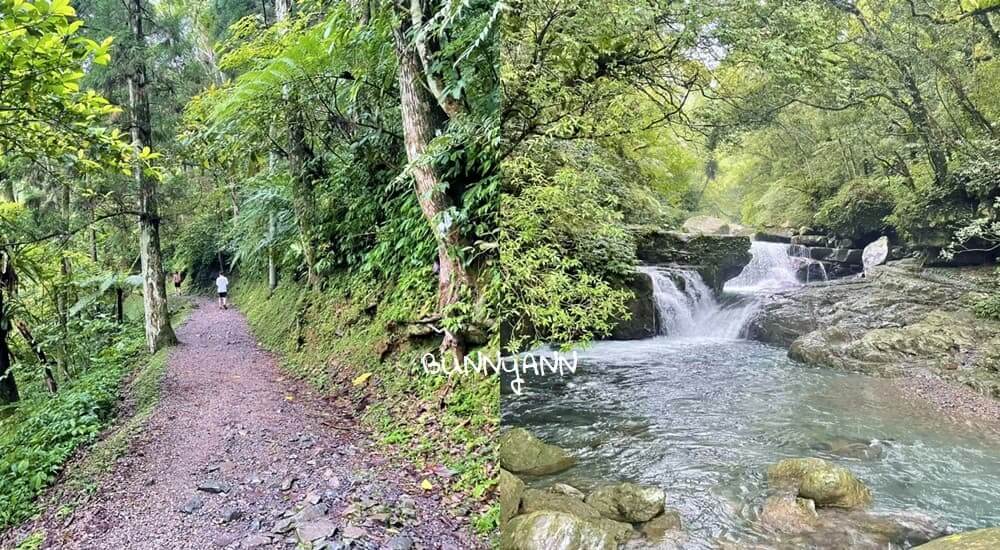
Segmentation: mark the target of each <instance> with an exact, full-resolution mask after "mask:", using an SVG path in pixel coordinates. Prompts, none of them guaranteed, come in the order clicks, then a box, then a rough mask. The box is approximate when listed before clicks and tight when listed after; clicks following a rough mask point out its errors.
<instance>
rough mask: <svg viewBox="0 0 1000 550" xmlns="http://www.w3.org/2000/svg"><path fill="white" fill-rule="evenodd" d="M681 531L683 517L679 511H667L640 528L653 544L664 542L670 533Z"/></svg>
mask: <svg viewBox="0 0 1000 550" xmlns="http://www.w3.org/2000/svg"><path fill="white" fill-rule="evenodd" d="M680 530H681V515H680V513H679V512H677V510H672V509H669V508H668V509H666V510H664V512H663V513H662V514H660V515H658V516H656V517H655V518H653V519H651V520H649V521H647V522H645V523H643V524H642V525H640V526H639V531H640V532H642V534H643V536H645V537H646V538H647V539H649V540H650V541H653V542H657V541H660V540H663V537H665V536H666V534H667V533H668V532H669V531H680Z"/></svg>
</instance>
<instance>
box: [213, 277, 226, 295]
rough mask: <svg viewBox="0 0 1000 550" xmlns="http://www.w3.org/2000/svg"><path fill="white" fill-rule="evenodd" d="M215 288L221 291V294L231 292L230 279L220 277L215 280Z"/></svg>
mask: <svg viewBox="0 0 1000 550" xmlns="http://www.w3.org/2000/svg"><path fill="white" fill-rule="evenodd" d="M215 288H217V289H219V292H226V291H228V290H229V279H227V278H226V276H225V275H219V276H218V278H216V279H215Z"/></svg>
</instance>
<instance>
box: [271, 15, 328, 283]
mask: <svg viewBox="0 0 1000 550" xmlns="http://www.w3.org/2000/svg"><path fill="white" fill-rule="evenodd" d="M274 15H275V19H276V20H278V21H279V22H280V21H284V20H286V19H288V18H289V17H291V15H292V2H291V0H276V2H275V5H274ZM282 93H283V95H284V98H285V103H286V106H287V109H288V110H287V111H286V113H287V115H288V169H289V171H290V172H291V175H292V209H293V210H294V211H295V222H296V225H297V226H298V230H299V238H300V242H301V243H302V257H303V260H304V261H305V264H306V284H307V285H308V286H309V287H310V288H316V287H318V286H319V274H318V273H317V271H316V260H317V258H316V234H315V233H316V230H315V227H314V226H315V224H314V223H313V219H314V216H315V215H316V190H315V186H316V180H317V179H318V178H319V172H318V170H317V166H316V158H315V153H314V152H313V150H312V147H311V146H310V145H309V141H308V139H307V137H306V127H305V118H304V116H303V114H302V105H301V102H300V101H299V98H298V96H297V94H295V93H293V91H292V90H291V87H290V86H287V85H286V86H285V87H284V90H283V91H282Z"/></svg>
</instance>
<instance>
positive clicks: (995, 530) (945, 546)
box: [917, 527, 1000, 550]
mask: <svg viewBox="0 0 1000 550" xmlns="http://www.w3.org/2000/svg"><path fill="white" fill-rule="evenodd" d="M917 548H919V549H920V550H995V549H997V548H1000V527H990V528H988V529H976V530H975V531H966V532H964V533H956V534H954V535H948V536H947V537H941V538H939V539H934V540H932V541H930V542H928V543H927V544H921V545H920V546H917Z"/></svg>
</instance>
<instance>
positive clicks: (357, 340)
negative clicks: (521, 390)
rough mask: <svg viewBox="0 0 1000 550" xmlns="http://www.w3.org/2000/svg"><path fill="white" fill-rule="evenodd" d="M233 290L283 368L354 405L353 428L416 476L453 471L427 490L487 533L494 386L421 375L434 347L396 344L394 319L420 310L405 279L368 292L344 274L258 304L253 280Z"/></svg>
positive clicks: (399, 337)
mask: <svg viewBox="0 0 1000 550" xmlns="http://www.w3.org/2000/svg"><path fill="white" fill-rule="evenodd" d="M234 286H235V289H234V290H235V291H236V292H235V295H234V297H235V299H236V301H237V303H238V305H239V306H240V308H241V310H242V311H243V312H244V313H246V315H247V317H248V319H249V321H250V324H251V326H252V327H253V330H254V332H255V334H256V335H257V337H258V338H259V339H260V340H261V343H262V344H264V345H265V346H266V347H268V348H269V349H271V350H273V351H276V352H278V353H280V354H281V355H282V357H283V359H284V361H283V362H284V365H283V366H284V368H285V369H286V370H287V371H288V372H290V373H292V374H294V375H295V376H297V377H299V378H302V379H304V380H306V381H308V382H309V383H310V384H312V385H313V386H315V387H316V388H318V389H320V390H321V391H323V392H325V393H326V394H328V395H331V396H340V397H342V398H345V399H348V400H350V401H351V402H353V403H354V404H355V405H356V406H358V407H359V409H360V408H362V407H363V408H364V412H363V413H362V414H361V415H360V416H361V419H362V422H363V424H364V425H366V426H367V427H369V428H371V429H372V430H373V432H374V433H375V434H376V435H377V436H378V437H379V438H380V440H381V441H382V442H383V443H384V444H386V445H388V446H391V447H392V448H393V449H394V450H395V451H397V452H399V453H401V454H402V455H403V456H405V457H406V458H407V459H409V460H410V461H412V462H413V464H414V465H415V466H416V467H417V468H418V469H419V470H421V471H427V470H432V469H434V467H435V466H439V465H444V466H445V467H446V468H447V469H448V470H450V471H451V472H453V475H452V476H451V477H450V478H449V477H447V475H446V476H436V477H433V478H432V479H433V480H434V483H435V485H437V484H441V485H445V486H446V487H447V488H448V489H449V490H451V491H453V492H455V493H457V494H459V495H462V496H463V497H466V498H463V499H459V501H460V504H459V505H458V508H464V511H468V512H469V513H470V514H471V516H472V521H473V524H474V526H475V528H476V530H477V531H478V532H479V533H481V534H484V535H485V534H488V533H493V532H494V531H495V529H496V524H497V518H498V514H499V508H498V507H497V505H496V503H495V499H493V498H492V497H493V492H494V491H493V486H494V484H495V481H494V478H495V456H494V447H493V440H494V436H495V435H496V433H497V428H498V424H499V399H500V392H499V383H498V381H497V379H496V377H483V376H475V375H470V376H465V377H460V378H455V379H453V380H449V379H447V378H446V377H443V376H430V375H426V374H424V371H423V368H422V366H421V363H420V358H421V356H422V355H423V354H424V353H426V352H428V351H432V350H434V349H435V348H436V345H437V344H438V341H436V340H435V339H434V338H432V337H431V338H422V339H413V338H406V337H405V336H404V333H405V329H404V328H401V327H402V325H400V324H399V323H396V322H398V321H403V320H414V319H416V318H419V317H420V316H421V315H420V313H421V312H426V311H427V308H428V307H429V306H428V304H427V303H426V302H427V300H426V299H420V298H418V296H421V293H420V292H418V291H416V290H413V289H408V288H406V286H407V285H406V283H400V284H399V285H397V287H396V288H394V289H389V290H385V289H380V290H376V289H372V288H371V286H370V285H367V284H365V283H363V282H360V281H358V280H356V279H355V280H352V279H351V278H350V277H348V276H347V275H340V276H336V277H333V278H332V279H331V280H329V281H328V285H327V290H326V291H324V292H323V293H314V292H307V291H305V290H304V289H303V288H302V287H301V286H299V285H297V284H295V283H283V284H282V285H280V286H279V287H278V288H277V289H276V291H275V293H274V295H273V296H271V297H270V298H268V296H267V289H266V288H265V285H263V284H262V283H255V282H249V281H241V282H240V283H238V284H236V285H234ZM425 298H426V297H425ZM366 376H367V377H366ZM439 472H440V469H439ZM461 501H464V502H461ZM459 511H463V510H459Z"/></svg>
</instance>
